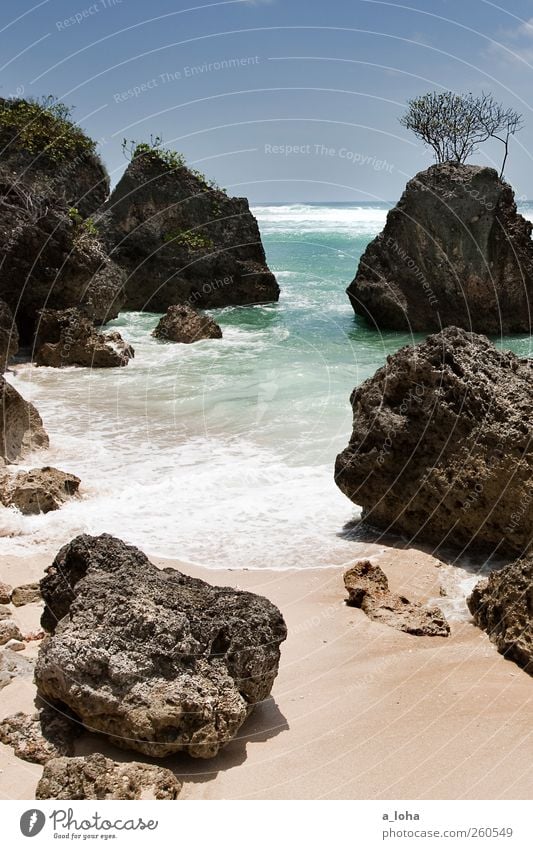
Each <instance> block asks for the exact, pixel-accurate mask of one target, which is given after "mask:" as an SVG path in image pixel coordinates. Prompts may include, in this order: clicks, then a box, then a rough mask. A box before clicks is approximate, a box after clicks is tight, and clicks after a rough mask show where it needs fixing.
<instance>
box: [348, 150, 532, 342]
mask: <svg viewBox="0 0 533 849" xmlns="http://www.w3.org/2000/svg"><path fill="white" fill-rule="evenodd" d="M531 230H532V225H531V223H530V222H529V221H526V219H524V218H523V217H522V216H521V215H519V214H518V213H517V210H516V204H515V200H514V193H513V190H512V189H511V187H510V186H509V185H508V184H507V183H505V182H503V181H502V180H500V179H499V177H498V174H497V172H496V171H495V170H494V169H492V168H485V167H479V166H476V165H458V164H455V163H451V162H447V163H443V164H441V165H433V166H432V167H431V168H428V169H427V171H422V172H420V173H419V174H417V175H416V177H414V178H413V179H412V180H410V181H409V182H408V183H407V186H406V188H405V191H404V193H403V195H402V197H401V199H400V201H399V203H398V204H397V205H396V206H395V207H394V209H392V210H391V211H390V212H389V214H388V216H387V223H386V225H385V229H384V230H383V231H382V233H380V235H379V236H377V238H375V239H374V240H373V241H372V242H371V243H370V244H369V245H368V247H367V249H366V251H365V252H364V254H363V256H362V257H361V260H360V263H359V268H358V270H357V274H356V276H355V279H354V280H353V281H352V283H351V284H350V286H349V287H348V290H347V293H348V296H349V298H350V301H351V303H352V306H353V308H354V310H355V312H356V313H358V314H360V315H362V316H364V317H365V318H367V319H368V320H369V321H370V322H371V323H372V324H375V325H377V326H378V327H381V328H390V329H397V330H403V329H410V330H413V331H427V330H440V329H442V328H443V327H446V326H447V325H456V326H459V327H464V328H465V329H467V330H473V331H476V332H479V333H488V334H498V333H515V332H520V333H522V332H525V333H529V332H531V328H532V325H533V321H532V315H533V308H532V304H533V242H532V240H531Z"/></svg>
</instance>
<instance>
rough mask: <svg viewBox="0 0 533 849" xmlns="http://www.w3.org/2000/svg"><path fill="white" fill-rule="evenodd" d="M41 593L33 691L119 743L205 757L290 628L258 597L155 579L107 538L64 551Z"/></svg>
mask: <svg viewBox="0 0 533 849" xmlns="http://www.w3.org/2000/svg"><path fill="white" fill-rule="evenodd" d="M41 592H42V596H43V598H44V601H45V603H46V607H45V610H44V613H43V618H42V625H43V627H44V628H45V629H46V630H48V631H49V632H51V634H50V636H49V637H48V638H47V639H46V640H45V641H44V643H43V644H42V645H41V648H40V651H39V658H38V661H37V665H36V669H35V681H36V683H37V686H38V689H39V692H40V694H41V695H42V696H43V697H44V698H45V700H46V701H49V702H52V703H61V704H63V705H67V706H68V707H69V708H70V709H71V710H72V711H73V712H74V714H75V715H76V716H77V717H79V719H80V720H81V721H82V722H83V723H84V725H86V726H87V727H88V728H90V729H91V730H92V731H97V732H99V733H101V734H104V735H106V736H107V737H108V738H109V739H110V740H111V741H112V742H113V743H114V744H115V745H117V746H121V747H123V748H127V749H133V750H134V751H138V752H142V753H143V754H145V755H149V756H153V757H164V756H165V755H169V754H172V753H174V752H179V751H185V752H188V753H189V754H190V755H191V756H192V757H200V758H207V757H213V756H214V755H216V754H217V753H218V751H219V749H221V748H222V747H223V746H225V745H226V743H228V742H229V741H230V740H232V739H233V737H234V736H235V734H236V733H237V731H238V729H239V728H240V727H241V725H242V723H243V722H244V720H245V719H246V717H247V716H248V714H249V713H250V711H251V709H252V707H253V705H254V704H256V703H257V702H259V701H261V700H263V699H266V698H267V696H268V695H269V693H270V690H271V687H272V684H273V682H274V679H275V677H276V675H277V670H278V663H279V657H280V649H279V646H280V643H282V642H283V640H284V639H285V637H286V633H287V631H286V626H285V622H284V621H283V617H282V615H281V613H280V612H279V610H278V609H277V608H276V607H275V606H274V605H273V604H271V602H270V601H268V600H267V599H266V598H263V597H261V596H258V595H254V594H253V593H248V592H241V591H239V590H234V589H231V588H229V587H215V586H211V585H210V584H207V583H205V582H204V581H201V580H198V579H195V578H190V577H188V576H187V575H184V574H182V573H181V572H178V571H176V570H175V569H171V568H167V569H162V570H159V569H157V568H156V567H155V566H154V565H153V564H152V563H150V561H149V560H148V558H147V557H146V556H145V555H144V554H143V553H142V552H141V551H139V550H138V549H137V548H134V547H133V546H129V545H126V544H125V543H123V542H122V541H121V540H118V539H115V538H114V537H111V536H109V535H107V534H103V535H102V536H99V537H90V536H79V537H76V539H74V540H73V541H72V542H70V543H69V544H68V545H66V546H65V547H64V548H62V549H61V551H60V552H59V554H58V555H57V557H56V559H55V561H54V563H53V564H52V566H51V567H50V568H49V569H48V570H47V574H46V577H45V578H44V579H43V580H42V581H41Z"/></svg>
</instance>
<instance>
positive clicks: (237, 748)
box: [165, 696, 289, 784]
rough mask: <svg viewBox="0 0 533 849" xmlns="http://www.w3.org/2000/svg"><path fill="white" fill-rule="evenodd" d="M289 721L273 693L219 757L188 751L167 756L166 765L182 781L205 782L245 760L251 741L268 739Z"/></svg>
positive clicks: (254, 742) (280, 731)
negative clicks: (189, 753) (194, 755)
mask: <svg viewBox="0 0 533 849" xmlns="http://www.w3.org/2000/svg"><path fill="white" fill-rule="evenodd" d="M288 730H289V724H288V722H287V720H286V719H285V717H284V715H283V714H282V713H281V711H280V709H279V707H278V705H277V704H276V702H275V701H274V699H273V698H272V696H270V697H269V698H268V699H265V700H264V701H263V702H261V703H260V704H258V705H256V706H255V708H254V710H253V712H252V713H251V714H250V716H249V717H248V719H247V720H246V722H245V723H244V725H242V727H241V728H240V729H239V733H238V734H237V736H236V737H235V738H234V739H233V740H232V741H231V743H228V745H227V746H226V747H225V748H224V749H223V750H222V751H221V752H220V753H219V754H218V755H217V756H216V757H215V758H210V759H209V760H202V759H201V758H190V757H188V756H187V755H186V754H185V753H181V754H179V755H175V756H174V757H172V758H167V760H166V762H165V766H166V767H167V768H168V769H170V770H171V771H172V772H173V773H174V775H175V776H176V778H179V779H180V781H187V782H192V783H194V784H202V783H204V782H207V781H212V780H213V779H215V778H216V777H217V775H218V773H219V772H226V771H227V770H230V769H234V768H235V767H237V766H240V765H241V764H243V763H244V761H245V760H246V757H247V748H248V746H249V745H255V744H257V743H266V742H267V741H268V740H270V739H272V737H277V736H278V734H281V733H282V732H283V731H288Z"/></svg>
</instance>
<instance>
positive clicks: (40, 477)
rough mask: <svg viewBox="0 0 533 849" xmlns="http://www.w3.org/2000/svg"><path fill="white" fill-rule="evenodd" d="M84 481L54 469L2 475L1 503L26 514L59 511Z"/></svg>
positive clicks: (0, 484)
mask: <svg viewBox="0 0 533 849" xmlns="http://www.w3.org/2000/svg"><path fill="white" fill-rule="evenodd" d="M80 483H81V481H80V479H79V478H78V477H76V475H71V474H69V473H68V472H61V471H60V470H59V469H54V468H52V467H51V466H44V467H43V468H42V469H31V470H30V471H29V472H17V473H16V474H9V473H4V474H3V475H0V502H1V503H2V504H3V505H4V507H16V508H17V509H18V510H20V512H21V513H24V515H34V514H37V513H49V512H50V511H51V510H58V509H59V508H60V507H61V506H62V505H63V504H64V503H65V502H66V501H68V500H69V499H70V498H72V496H74V495H76V494H77V492H78V488H79V485H80Z"/></svg>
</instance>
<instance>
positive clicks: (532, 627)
mask: <svg viewBox="0 0 533 849" xmlns="http://www.w3.org/2000/svg"><path fill="white" fill-rule="evenodd" d="M467 603H468V607H469V609H470V612H471V613H472V616H473V617H474V622H475V623H476V625H479V627H480V628H483V630H485V631H486V632H487V634H488V635H489V637H490V638H491V640H492V642H493V643H495V645H496V646H497V648H498V651H499V652H501V654H503V655H505V657H507V658H509V659H510V660H514V661H515V662H516V663H518V664H519V665H520V666H523V667H524V669H526V670H527V672H529V673H530V675H533V557H532V556H531V555H529V556H528V557H525V558H523V559H522V560H517V561H516V562H515V563H511V564H510V565H509V566H506V567H505V568H503V569H501V570H500V571H497V572H492V573H491V575H489V577H488V578H486V579H485V580H483V581H480V583H479V584H477V586H476V587H475V588H474V590H473V592H472V594H471V596H470V597H469V598H468V599H467Z"/></svg>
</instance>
